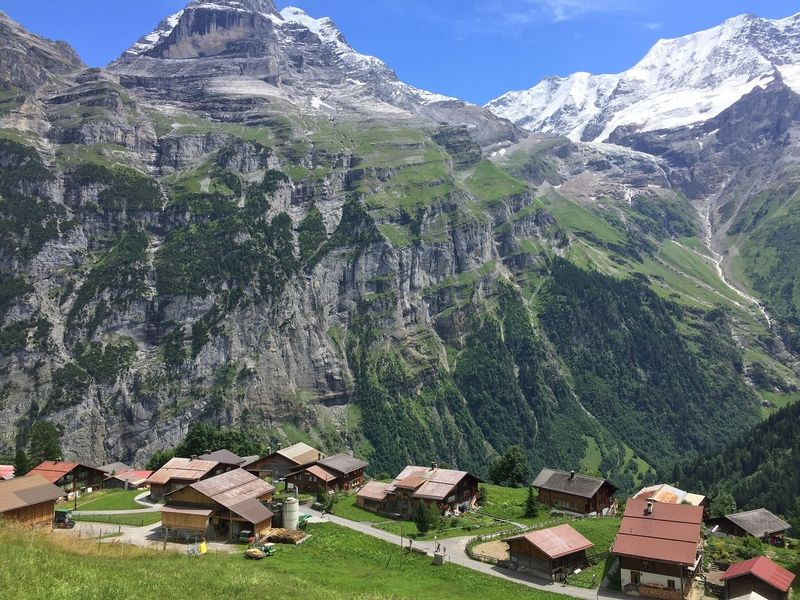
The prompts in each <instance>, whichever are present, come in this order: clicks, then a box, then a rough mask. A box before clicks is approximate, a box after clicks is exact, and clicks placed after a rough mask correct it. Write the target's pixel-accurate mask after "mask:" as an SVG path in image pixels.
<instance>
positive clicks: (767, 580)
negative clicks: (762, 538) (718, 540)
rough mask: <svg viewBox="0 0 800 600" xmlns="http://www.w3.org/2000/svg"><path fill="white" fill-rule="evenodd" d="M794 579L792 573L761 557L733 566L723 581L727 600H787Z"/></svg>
mask: <svg viewBox="0 0 800 600" xmlns="http://www.w3.org/2000/svg"><path fill="white" fill-rule="evenodd" d="M794 578H795V576H794V573H792V572H791V571H787V570H786V569H784V568H783V567H781V566H780V565H776V564H775V563H774V562H772V561H771V560H770V559H768V558H767V557H765V556H759V557H756V558H752V559H750V560H746V561H744V562H740V563H736V564H735V565H731V567H730V568H729V569H728V570H727V571H725V574H724V575H723V576H722V581H724V582H725V598H726V599H727V600H739V599H741V600H762V599H763V600H787V599H788V598H789V594H790V591H791V589H792V583H793V582H794Z"/></svg>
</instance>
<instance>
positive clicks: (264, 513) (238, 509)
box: [229, 498, 273, 525]
mask: <svg viewBox="0 0 800 600" xmlns="http://www.w3.org/2000/svg"><path fill="white" fill-rule="evenodd" d="M229 509H230V510H231V511H232V512H234V513H236V514H237V515H239V516H240V517H242V518H243V519H245V520H247V521H249V522H250V523H253V524H254V525H257V524H258V523H263V522H264V521H266V520H267V519H271V518H272V517H273V514H272V511H271V510H269V509H268V508H267V507H266V506H264V505H263V504H261V502H259V501H258V500H256V499H255V498H248V499H247V500H244V501H242V502H240V503H239V504H234V505H233V506H230V507H229Z"/></svg>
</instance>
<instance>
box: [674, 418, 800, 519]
mask: <svg viewBox="0 0 800 600" xmlns="http://www.w3.org/2000/svg"><path fill="white" fill-rule="evenodd" d="M797 465H800V404H793V405H791V406H787V407H786V408H783V409H781V410H779V411H777V412H776V413H775V414H773V415H772V416H771V417H769V418H768V419H767V420H766V421H764V422H763V423H760V424H759V425H757V426H756V427H755V428H753V429H752V430H750V431H749V432H747V433H746V434H745V435H743V436H742V437H740V438H739V439H737V440H735V441H734V442H733V443H731V444H730V445H728V446H727V447H726V448H724V449H723V450H721V451H718V452H713V453H709V454H706V455H705V456H702V457H701V458H700V460H696V461H692V462H690V463H687V464H684V465H683V467H682V468H681V469H679V470H678V471H679V474H680V475H681V479H680V482H681V485H682V486H683V487H685V488H686V489H693V490H697V491H699V492H703V493H706V494H708V495H710V496H711V497H712V498H716V501H717V503H718V505H719V509H718V512H719V511H721V510H724V509H726V508H728V509H729V508H730V507H731V506H734V507H738V508H739V509H741V510H748V509H752V508H760V507H764V508H767V509H768V510H771V511H772V512H774V513H776V514H779V515H783V516H785V517H787V518H788V520H789V522H790V523H791V524H792V526H793V527H794V528H795V529H800V471H798V468H797ZM712 508H714V507H713V506H712Z"/></svg>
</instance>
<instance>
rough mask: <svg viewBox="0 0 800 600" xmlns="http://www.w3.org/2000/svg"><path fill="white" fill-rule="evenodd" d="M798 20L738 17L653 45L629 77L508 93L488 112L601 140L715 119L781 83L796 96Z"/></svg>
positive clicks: (577, 77)
mask: <svg viewBox="0 0 800 600" xmlns="http://www.w3.org/2000/svg"><path fill="white" fill-rule="evenodd" d="M799 62H800V15H794V16H793V17H788V18H786V19H781V20H769V19H761V18H759V17H756V16H754V15H750V14H744V15H739V16H736V17H733V18H730V19H728V20H727V21H724V22H723V23H722V24H720V25H718V26H716V27H712V28H711V29H707V30H705V31H700V32H697V33H692V34H689V35H686V36H683V37H679V38H673V39H662V40H659V41H658V42H657V43H656V44H655V45H654V46H653V47H652V48H651V49H650V51H649V52H648V53H647V54H646V55H645V56H644V58H642V60H641V61H639V62H638V63H637V64H636V65H634V66H633V67H632V68H631V69H629V70H628V71H625V72H623V73H619V74H616V75H591V76H588V77H587V76H586V75H585V74H583V73H575V74H573V75H570V76H569V77H565V78H561V79H552V78H548V79H545V80H543V81H542V82H540V83H539V84H537V85H536V86H534V87H533V88H531V89H529V90H525V91H521V92H509V93H507V94H505V95H503V96H501V97H500V98H497V99H496V100H493V101H492V102H490V103H489V104H488V105H487V106H488V107H489V108H490V109H492V110H493V111H494V112H495V114H497V115H498V116H501V117H505V118H507V119H510V120H511V121H514V122H515V123H517V124H518V125H521V126H523V127H525V128H527V129H529V130H531V131H535V132H537V133H547V134H556V135H566V136H568V137H570V138H572V139H576V140H578V139H582V140H585V141H603V140H606V139H607V138H608V137H609V136H610V134H611V133H612V132H613V131H614V130H615V129H616V128H617V127H620V126H625V127H634V128H636V129H638V130H642V131H649V130H653V129H665V128H672V127H680V126H684V125H690V124H692V123H697V122H701V121H705V120H707V119H710V118H712V117H715V116H716V115H718V114H720V113H721V112H722V111H723V110H725V109H726V108H728V107H730V106H731V105H733V104H734V103H735V102H737V101H738V100H739V99H740V98H742V97H743V96H744V95H745V94H747V93H749V92H751V91H753V89H755V88H756V87H757V86H763V85H766V84H768V83H770V82H771V81H774V80H775V78H776V76H777V75H776V74H780V75H781V76H783V79H784V81H785V82H786V83H787V85H789V86H790V87H794V88H795V89H800V70H798V69H797V68H796V67H794V66H793V65H797V64H798V63H799Z"/></svg>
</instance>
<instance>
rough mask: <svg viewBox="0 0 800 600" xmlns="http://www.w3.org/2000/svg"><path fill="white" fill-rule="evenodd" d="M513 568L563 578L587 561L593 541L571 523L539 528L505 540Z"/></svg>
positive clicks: (555, 579) (561, 579)
mask: <svg viewBox="0 0 800 600" xmlns="http://www.w3.org/2000/svg"><path fill="white" fill-rule="evenodd" d="M506 542H507V543H508V547H509V554H510V558H511V568H514V569H516V570H518V571H521V572H526V571H532V572H535V573H536V574H537V575H541V576H542V577H546V578H548V579H552V580H553V581H563V580H564V578H565V577H566V576H567V575H569V574H570V573H571V572H573V571H574V570H575V569H579V568H583V567H585V566H586V565H587V564H588V561H587V560H586V551H587V550H588V549H589V548H592V547H593V546H594V544H592V542H590V541H589V540H587V539H586V538H585V537H583V536H582V535H581V534H580V533H578V532H577V531H575V529H573V528H572V527H571V526H569V525H559V526H558V527H551V528H549V529H539V530H536V531H531V532H530V533H526V534H524V535H518V536H515V537H511V538H508V539H507V540H506Z"/></svg>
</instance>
